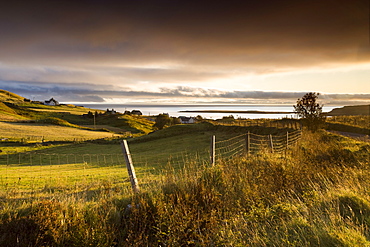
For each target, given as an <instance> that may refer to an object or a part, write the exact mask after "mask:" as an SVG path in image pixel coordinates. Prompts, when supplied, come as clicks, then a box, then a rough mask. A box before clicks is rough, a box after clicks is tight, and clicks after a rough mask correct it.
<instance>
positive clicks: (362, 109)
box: [327, 105, 370, 116]
mask: <svg viewBox="0 0 370 247" xmlns="http://www.w3.org/2000/svg"><path fill="white" fill-rule="evenodd" d="M327 115H328V116H340V115H345V116H354V115H370V105H354V106H344V107H341V108H335V109H333V110H331V111H330V112H328V114H327Z"/></svg>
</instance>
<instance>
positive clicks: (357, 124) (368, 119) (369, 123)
mask: <svg viewBox="0 0 370 247" xmlns="http://www.w3.org/2000/svg"><path fill="white" fill-rule="evenodd" d="M327 122H328V123H330V124H336V125H338V126H339V125H341V126H342V128H343V129H345V128H347V129H348V130H351V129H350V128H351V127H352V128H353V129H355V128H357V129H363V130H364V131H366V130H368V131H370V115H367V116H366V115H365V116H334V117H329V118H327ZM343 131H345V130H343ZM352 131H353V130H352ZM348 132H351V131H348Z"/></svg>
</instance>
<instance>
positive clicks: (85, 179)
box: [0, 127, 370, 246]
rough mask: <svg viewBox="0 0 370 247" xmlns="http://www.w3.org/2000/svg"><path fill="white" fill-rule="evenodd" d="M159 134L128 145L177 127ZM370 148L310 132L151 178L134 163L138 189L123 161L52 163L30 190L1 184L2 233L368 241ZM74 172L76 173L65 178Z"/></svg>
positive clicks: (193, 242) (36, 238) (145, 242)
mask: <svg viewBox="0 0 370 247" xmlns="http://www.w3.org/2000/svg"><path fill="white" fill-rule="evenodd" d="M193 128H195V127H193ZM203 131H204V130H203ZM213 131H214V130H213ZM217 131H219V130H217ZM183 132H186V130H185V129H184V130H183ZM204 132H205V135H207V131H204ZM199 133H201V132H199ZM228 133H229V134H230V133H231V132H228ZM159 134H161V135H162V138H163V140H162V141H161V140H160V139H161V138H159V137H158V136H151V135H149V136H146V137H142V138H140V139H141V140H139V139H138V140H137V141H134V139H133V141H132V142H131V144H130V146H131V147H132V149H135V148H136V150H137V151H139V150H142V151H145V150H146V149H147V147H148V146H145V145H146V142H149V143H152V144H162V145H163V148H162V149H166V148H170V147H171V146H172V145H171V143H172V141H174V140H176V136H172V135H171V133H158V135H159ZM224 134H225V135H227V134H226V133H224ZM234 134H235V133H234ZM167 135H168V136H167ZM177 137H181V134H180V135H177ZM225 137H226V136H225ZM145 138H148V139H147V140H145V141H144V139H145ZM206 139H207V138H205V140H206ZM166 140H167V142H166ZM170 140H172V141H170ZM199 140H201V139H199ZM185 142H186V141H185ZM189 142H190V141H189ZM166 143H167V144H166ZM318 143H320V145H317V144H318ZM93 145H95V144H88V146H90V149H91V148H93ZM178 145H181V143H178ZM84 146H85V144H79V145H77V146H73V148H69V147H67V146H64V147H60V148H57V149H58V150H59V151H60V152H61V153H63V152H69V150H72V149H73V150H75V152H76V153H77V152H85V151H86V150H88V149H89V148H88V149H84V148H86V147H84ZM100 146H101V149H102V152H108V150H111V149H110V148H109V147H110V146H111V145H108V144H106V145H100ZM135 146H136V147H135ZM117 148H118V147H117ZM103 149H105V150H103ZM111 151H112V152H113V150H111ZM369 151H370V146H369V145H368V144H367V143H363V142H359V141H354V140H351V139H347V138H344V137H340V136H337V135H333V134H328V133H325V132H319V133H316V134H312V133H310V132H305V133H304V135H303V139H302V141H301V143H300V145H298V146H296V147H294V148H293V149H291V150H290V151H289V152H287V153H283V154H271V153H259V154H256V155H253V156H250V157H248V158H243V157H240V158H237V159H233V160H229V161H227V162H221V163H218V164H217V165H216V166H214V167H210V166H209V165H207V164H204V163H202V164H199V163H197V162H189V163H187V164H186V165H185V166H184V167H182V168H181V169H180V170H179V169H173V167H172V166H171V164H167V166H166V169H163V170H162V171H161V172H159V173H157V174H155V175H152V176H149V174H148V173H147V172H146V171H145V169H144V168H145V167H138V177H139V182H140V184H141V186H142V187H141V193H140V194H138V195H134V194H132V192H131V191H130V187H129V185H128V181H127V177H126V179H125V178H117V176H120V175H121V174H122V173H121V171H123V170H124V166H119V165H116V166H115V167H109V166H110V165H107V166H106V167H97V166H90V165H87V166H86V167H85V170H84V172H85V175H86V174H91V176H84V174H83V173H82V171H83V170H81V169H80V168H81V167H78V166H79V165H78V164H69V165H65V166H64V165H61V166H50V167H49V166H46V167H44V169H42V170H40V168H39V170H38V171H37V170H36V171H34V172H33V174H32V175H30V176H31V177H35V179H34V180H33V181H34V182H33V183H30V184H28V186H29V187H31V188H32V186H33V188H34V189H31V190H28V191H25V190H24V189H25V187H23V184H22V183H23V182H22V180H23V178H22V179H20V181H18V182H16V183H13V184H12V185H10V184H9V183H8V185H7V186H8V187H7V188H6V190H2V196H1V198H3V200H2V201H1V207H0V216H1V217H0V219H1V223H0V233H1V234H2V236H4V238H3V239H2V240H0V241H3V242H1V244H2V245H4V243H5V242H4V241H7V243H8V244H14V245H16V241H17V239H18V241H19V242H20V243H27V244H28V245H31V246H37V245H47V246H66V245H69V246H82V245H84V246H89V245H90V246H91V245H92V246H111V245H116V246H158V245H167V246H250V245H251V246H368V245H369V244H370V232H369V227H370V187H369V183H368V181H369V179H370V170H369ZM148 155H150V154H148ZM87 163H88V162H87ZM85 165H86V164H85ZM10 168H11V167H8V169H9V170H8V171H7V172H8V174H11V176H13V177H14V179H15V181H17V175H19V174H20V173H25V172H26V170H22V169H29V167H22V166H17V167H14V169H15V170H10ZM5 172H6V171H5ZM77 172H78V174H79V175H80V177H81V179H80V180H74V179H72V178H73V177H70V176H69V175H70V174H71V173H73V174H76V173H77ZM52 173H59V174H60V176H59V178H58V179H57V180H55V181H52V179H51V181H47V180H40V186H41V187H40V188H41V189H39V188H37V186H36V185H38V184H37V183H39V181H38V180H37V177H38V176H41V177H48V176H50V174H52ZM2 174H4V170H3V171H2ZM125 175H126V174H125ZM9 177H10V175H9ZM50 177H51V178H52V176H50ZM74 177H76V176H74ZM30 181H32V180H30ZM24 186H27V184H25V185H24ZM5 239H6V240H5ZM13 239H14V242H11V241H13ZM9 241H10V242H9Z"/></svg>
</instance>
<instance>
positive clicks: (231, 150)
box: [210, 130, 302, 163]
mask: <svg viewBox="0 0 370 247" xmlns="http://www.w3.org/2000/svg"><path fill="white" fill-rule="evenodd" d="M301 135H302V132H301V130H296V131H293V132H286V133H284V134H280V135H258V134H253V133H250V132H248V133H247V134H242V135H238V136H235V137H233V138H230V139H227V140H223V141H215V140H213V142H214V144H211V154H212V155H211V156H213V157H211V158H210V159H211V163H214V162H215V161H216V160H220V159H227V158H233V157H235V156H241V155H246V154H253V153H256V152H258V151H266V150H267V151H269V152H271V153H280V152H283V151H285V150H287V149H288V148H289V147H290V146H292V145H293V144H295V143H297V142H298V141H299V140H300V138H301ZM212 147H213V148H214V151H212Z"/></svg>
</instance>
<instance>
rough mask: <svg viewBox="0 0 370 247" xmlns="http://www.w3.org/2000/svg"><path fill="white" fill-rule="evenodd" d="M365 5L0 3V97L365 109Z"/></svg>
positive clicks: (359, 0) (368, 55)
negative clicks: (312, 101)
mask: <svg viewBox="0 0 370 247" xmlns="http://www.w3.org/2000/svg"><path fill="white" fill-rule="evenodd" d="M369 78H370V48H369V1H368V0H351V1H348V0H320V1H316V0H310V1H308V0H302V1H297V0H295V1H292V0H289V1H273V0H269V1H266V0H260V1H247V0H244V1H233V0H229V1H222V2H219V1H217V3H216V1H189V0H188V1H176V0H171V1H170V0H166V1H165V0H162V1H157V0H142V1H141V0H138V1H128V0H127V1H125V0H122V1H118V0H117V1H113V0H105V1H104V0H82V1H69V0H67V1H32V0H30V1H12V2H11V3H4V1H2V3H0V88H1V89H5V90H9V91H12V92H15V93H19V94H21V95H22V96H24V97H28V98H31V99H35V100H44V99H48V98H50V97H54V98H57V99H58V100H59V101H61V102H99V103H103V102H107V103H114V102H115V103H174V102H176V103H197V102H204V103H207V102H217V103H246V104H248V103H261V102H262V103H287V104H290V103H291V102H293V103H294V102H295V100H296V99H297V97H300V96H303V94H304V93H306V92H320V93H321V94H322V96H321V98H322V99H323V100H324V101H325V102H326V103H331V104H359V103H369V101H370V79H369Z"/></svg>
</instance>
